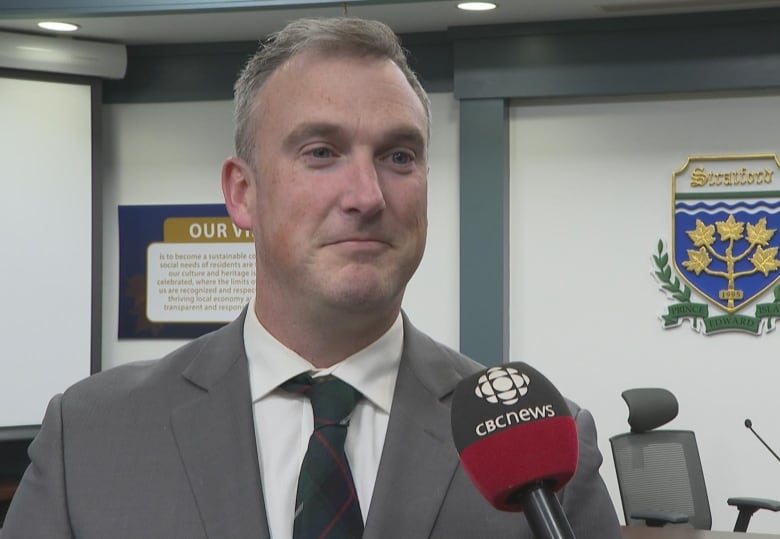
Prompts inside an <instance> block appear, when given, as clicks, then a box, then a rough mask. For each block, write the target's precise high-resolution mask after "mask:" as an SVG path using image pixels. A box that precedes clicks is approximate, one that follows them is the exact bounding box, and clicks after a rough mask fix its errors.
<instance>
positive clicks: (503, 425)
mask: <svg viewBox="0 0 780 539" xmlns="http://www.w3.org/2000/svg"><path fill="white" fill-rule="evenodd" d="M451 414H452V417H451V420H452V436H453V439H454V441H455V447H456V448H457V450H458V453H459V454H460V460H461V463H462V464H463V468H464V469H465V470H466V473H467V475H468V476H469V477H470V478H471V481H472V482H473V483H474V485H475V486H476V487H477V489H478V490H479V491H480V492H481V493H482V495H483V496H484V497H485V498H487V500H488V501H489V502H490V503H491V504H492V505H493V506H494V507H496V508H497V509H500V510H502V511H524V512H525V514H526V518H527V520H528V523H529V525H530V527H531V530H532V531H533V533H534V536H536V537H537V538H538V539H575V538H574V533H573V532H572V530H571V526H570V525H569V522H568V520H567V519H566V515H565V514H564V512H563V508H562V507H561V504H560V502H558V499H557V498H556V497H555V495H554V494H553V492H555V491H558V490H560V489H561V488H563V486H564V485H565V484H566V483H567V482H568V481H569V480H570V479H571V478H572V476H573V475H574V472H575V471H576V469H577V458H578V456H579V442H578V438H577V425H576V423H575V421H574V418H573V417H572V415H571V411H570V410H569V407H568V406H567V404H566V401H565V400H564V398H563V396H562V395H561V394H560V393H559V392H558V390H557V389H556V388H555V386H553V385H552V383H550V381H549V380H547V379H546V378H545V377H544V376H542V375H541V374H540V373H539V372H538V371H537V370H535V369H533V368H532V367H530V366H528V365H526V364H525V363H520V362H514V363H506V364H503V365H501V366H497V367H491V368H488V369H485V370H483V371H480V372H478V373H476V374H474V375H472V376H469V377H468V378H464V379H463V380H461V382H460V383H459V384H458V386H457V388H455V393H454V395H453V399H452V410H451Z"/></svg>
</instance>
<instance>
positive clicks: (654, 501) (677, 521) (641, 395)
mask: <svg viewBox="0 0 780 539" xmlns="http://www.w3.org/2000/svg"><path fill="white" fill-rule="evenodd" d="M622 397H623V400H625V401H626V404H627V405H628V411H629V415H628V424H629V425H630V426H631V432H627V433H624V434H618V435H616V436H613V437H611V438H610V439H609V442H610V444H611V445H612V456H613V458H614V460H615V471H616V472H617V479H618V486H619V487H620V498H621V502H622V504H623V514H624V517H625V521H626V525H628V526H637V525H638V526H642V525H644V526H665V525H669V526H681V527H689V528H695V529H700V530H709V529H710V528H711V526H712V515H711V513H710V505H709V499H708V498H707V487H706V485H705V483H704V472H703V470H702V466H701V458H700V457H699V449H698V446H697V444H696V436H695V435H694V433H693V432H692V431H689V430H654V429H657V428H658V427H660V426H662V425H665V424H666V423H668V422H669V421H671V420H672V419H674V418H675V417H677V411H678V405H677V399H676V398H675V396H674V395H673V394H672V393H671V392H670V391H668V390H666V389H660V388H638V389H629V390H626V391H624V392H623V393H622ZM728 504H729V505H733V506H736V507H737V509H738V510H739V514H738V517H737V522H736V524H735V526H734V531H735V532H744V531H746V530H747V528H748V523H749V522H750V517H751V516H752V515H753V513H755V512H756V511H757V510H759V509H769V510H771V511H778V510H780V501H776V500H768V499H762V498H729V499H728Z"/></svg>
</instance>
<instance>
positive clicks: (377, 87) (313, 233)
mask: <svg viewBox="0 0 780 539" xmlns="http://www.w3.org/2000/svg"><path fill="white" fill-rule="evenodd" d="M256 103H257V106H256V107H255V110H254V112H253V120H254V129H255V130H254V136H255V162H254V163H253V168H254V171H255V172H256V174H255V181H254V182H252V184H251V186H250V188H249V192H248V193H247V194H248V197H247V198H248V204H249V205H250V206H251V209H250V212H251V218H252V230H253V232H254V235H255V241H256V245H257V260H258V268H257V269H258V283H257V285H258V304H261V303H262V302H263V301H264V297H265V298H266V299H267V300H269V301H272V302H276V304H277V305H276V307H279V306H284V308H288V307H294V308H303V309H307V310H308V309H320V308H324V309H325V310H324V311H322V310H320V312H344V311H345V310H346V311H350V312H365V313H369V312H373V313H375V314H378V312H381V313H385V314H386V315H387V314H393V313H395V312H397V310H398V308H400V304H401V299H402V296H403V291H404V288H405V286H406V284H407V282H408V281H409V279H410V278H411V276H412V274H413V273H414V271H415V269H416V268H417V266H418V264H419V263H420V259H421V258H422V254H423V250H424V247H425V238H426V230H427V216H426V211H427V176H428V164H427V155H426V153H427V132H428V128H427V119H426V115H425V110H424V108H423V105H422V103H421V102H420V99H419V98H418V97H417V95H416V94H415V93H414V91H413V90H412V88H411V86H410V85H409V83H408V82H407V81H406V79H405V77H404V75H403V74H402V72H401V71H400V69H399V68H398V67H397V66H396V65H395V64H394V63H392V62H391V61H389V60H378V59H371V58H352V57H347V56H343V57H325V56H322V55H318V54H315V53H310V52H307V53H302V54H300V55H298V56H296V57H293V58H292V59H291V60H290V61H288V62H287V64H285V65H283V66H282V67H281V68H280V69H279V70H277V71H276V72H275V73H274V74H273V75H272V76H271V78H270V79H269V80H268V82H267V83H266V86H265V87H264V88H263V89H262V91H261V92H260V94H259V96H258V98H257V101H256ZM258 306H259V305H258ZM260 308H262V307H260ZM334 309H335V310H334Z"/></svg>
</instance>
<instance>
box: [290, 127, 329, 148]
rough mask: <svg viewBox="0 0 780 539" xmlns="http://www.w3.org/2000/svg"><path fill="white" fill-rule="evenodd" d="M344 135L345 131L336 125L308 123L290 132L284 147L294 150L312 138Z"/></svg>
mask: <svg viewBox="0 0 780 539" xmlns="http://www.w3.org/2000/svg"><path fill="white" fill-rule="evenodd" d="M343 134H344V129H343V128H341V127H339V126H338V125H335V124H330V123H319V122H306V123H302V124H300V125H298V126H297V127H296V128H295V129H293V130H292V131H290V132H289V133H288V134H287V136H286V137H284V140H282V145H283V146H284V147H287V148H292V147H296V146H298V145H300V144H301V143H302V142H303V141H305V140H307V139H310V138H332V137H334V136H339V135H343Z"/></svg>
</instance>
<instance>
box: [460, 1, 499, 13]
mask: <svg viewBox="0 0 780 539" xmlns="http://www.w3.org/2000/svg"><path fill="white" fill-rule="evenodd" d="M458 9H463V10H465V11H490V10H491V9H496V4H494V3H493V2H461V3H460V4H458Z"/></svg>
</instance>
